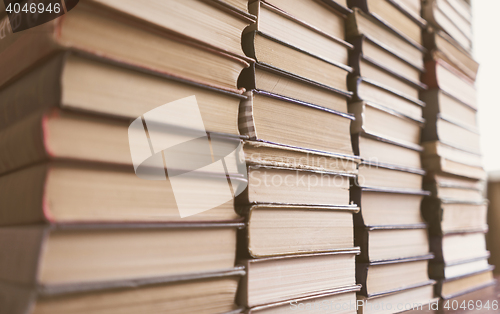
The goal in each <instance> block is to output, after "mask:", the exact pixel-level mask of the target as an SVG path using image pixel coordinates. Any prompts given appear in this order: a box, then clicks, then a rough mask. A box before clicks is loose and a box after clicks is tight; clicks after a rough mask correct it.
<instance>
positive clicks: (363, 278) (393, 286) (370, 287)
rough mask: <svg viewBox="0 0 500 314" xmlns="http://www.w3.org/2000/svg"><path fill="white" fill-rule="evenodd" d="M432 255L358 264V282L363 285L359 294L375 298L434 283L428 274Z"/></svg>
mask: <svg viewBox="0 0 500 314" xmlns="http://www.w3.org/2000/svg"><path fill="white" fill-rule="evenodd" d="M433 257H434V256H433V255H432V254H428V255H423V256H418V257H413V258H407V259H399V260H387V261H380V262H372V263H357V264H356V278H357V279H356V281H357V282H358V283H361V287H362V288H361V291H360V293H359V294H361V295H363V296H366V297H374V296H377V295H384V294H387V293H391V292H396V291H400V290H405V289H411V288H416V287H421V286H425V285H428V284H429V283H432V281H430V280H429V276H428V274H427V270H428V264H429V263H428V261H429V260H430V259H432V258H433Z"/></svg>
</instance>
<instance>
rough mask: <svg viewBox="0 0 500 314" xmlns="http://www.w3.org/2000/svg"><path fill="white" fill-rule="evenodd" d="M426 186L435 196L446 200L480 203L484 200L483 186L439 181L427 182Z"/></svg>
mask: <svg viewBox="0 0 500 314" xmlns="http://www.w3.org/2000/svg"><path fill="white" fill-rule="evenodd" d="M424 188H425V189H426V190H427V191H430V192H431V193H432V196H433V197H435V198H439V199H441V200H443V201H446V202H453V201H454V202H456V203H470V204H480V203H482V202H483V200H484V197H483V192H482V189H481V188H473V187H462V186H457V185H447V184H439V183H438V184H436V183H425V185H424Z"/></svg>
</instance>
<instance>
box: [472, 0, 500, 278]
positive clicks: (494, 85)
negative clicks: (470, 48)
mask: <svg viewBox="0 0 500 314" xmlns="http://www.w3.org/2000/svg"><path fill="white" fill-rule="evenodd" d="M472 10H473V16H474V36H475V47H474V57H475V58H476V60H477V61H478V62H479V63H480V64H481V65H480V67H479V73H478V79H477V82H476V88H477V91H478V93H477V95H478V103H479V104H480V105H479V111H478V119H479V129H480V132H481V149H482V151H483V154H484V155H483V156H484V168H485V169H486V171H487V172H488V177H489V179H488V181H489V182H488V199H489V201H490V207H489V217H488V220H489V226H490V232H489V234H488V247H489V250H490V252H491V254H492V256H491V260H490V262H491V264H493V265H495V266H496V273H500V245H499V241H498V239H499V238H500V163H499V162H498V161H499V160H500V145H499V142H500V140H499V138H498V135H499V134H500V123H499V121H498V117H499V116H500V101H499V98H498V90H499V89H500V86H499V81H500V79H499V77H498V73H500V59H499V58H498V48H499V47H500V43H499V42H498V40H497V39H496V38H497V36H496V35H493V36H492V34H496V33H497V31H498V29H500V19H499V18H498V15H497V13H496V12H498V10H500V1H488V5H485V1H472Z"/></svg>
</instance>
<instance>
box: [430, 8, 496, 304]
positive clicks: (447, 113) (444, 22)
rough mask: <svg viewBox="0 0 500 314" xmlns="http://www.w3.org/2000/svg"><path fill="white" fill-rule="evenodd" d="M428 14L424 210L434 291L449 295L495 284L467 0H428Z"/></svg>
mask: <svg viewBox="0 0 500 314" xmlns="http://www.w3.org/2000/svg"><path fill="white" fill-rule="evenodd" d="M423 14H424V17H425V18H426V19H427V20H428V21H429V23H430V27H429V28H428V29H427V30H426V31H425V32H424V44H425V46H426V47H427V49H428V53H427V55H426V61H425V67H426V73H425V75H424V76H423V77H422V80H423V82H424V83H426V84H427V85H428V86H429V90H427V91H425V92H423V93H421V99H422V100H423V101H425V102H426V103H427V107H426V108H425V110H424V117H425V119H426V120H427V124H426V126H425V128H424V132H423V133H422V134H423V136H422V137H423V138H422V140H423V146H424V153H423V157H422V161H423V164H424V168H425V169H426V170H427V172H428V173H427V176H426V179H425V187H426V189H427V190H429V191H431V192H432V195H431V196H429V197H426V199H425V200H424V202H423V203H422V213H423V215H424V217H425V219H426V220H427V221H428V222H429V225H430V229H429V232H430V237H431V250H432V251H433V252H434V253H435V255H436V258H435V259H434V260H433V261H432V263H431V265H430V270H429V274H430V275H431V277H432V278H434V279H436V280H437V281H438V285H437V287H436V294H437V295H438V296H440V297H442V298H445V299H446V298H451V297H454V296H457V295H460V294H463V293H466V292H469V291H472V290H475V289H478V288H481V287H485V286H487V285H491V284H492V283H493V275H492V268H493V267H492V266H490V265H488V257H489V252H488V251H487V250H486V243H485V233H486V232H487V230H488V225H487V201H486V200H485V199H484V197H483V195H484V193H483V183H482V182H483V181H484V180H485V179H486V173H485V171H484V170H483V168H482V163H481V152H480V147H479V133H478V129H477V123H476V111H477V103H476V90H475V87H474V81H475V79H476V74H477V70H478V64H477V62H475V61H474V59H473V58H472V56H471V48H472V29H471V18H472V17H471V7H470V4H469V3H467V1H464V0H448V1H445V0H436V1H426V2H425V3H424V10H423Z"/></svg>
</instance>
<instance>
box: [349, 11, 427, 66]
mask: <svg viewBox="0 0 500 314" xmlns="http://www.w3.org/2000/svg"><path fill="white" fill-rule="evenodd" d="M353 11H354V12H353V13H352V14H350V15H349V16H348V19H347V24H346V34H347V38H352V37H356V36H361V35H364V36H366V37H368V38H369V39H370V40H371V42H373V43H376V44H378V45H379V46H382V47H384V48H385V49H386V50H387V51H390V52H392V53H393V54H394V55H396V56H399V58H401V59H402V60H404V61H405V62H407V63H409V64H411V65H413V66H414V67H416V68H418V69H421V70H423V68H424V64H423V57H424V51H425V49H424V48H423V47H422V46H421V45H419V44H418V43H413V42H411V41H409V40H408V39H407V38H406V36H404V35H402V34H401V33H399V32H397V31H396V30H394V29H392V28H390V27H388V26H387V25H384V24H382V23H381V22H380V21H379V20H377V19H376V18H374V17H372V16H371V15H369V14H366V13H364V12H363V11H361V10H360V9H359V8H354V10H353Z"/></svg>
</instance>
